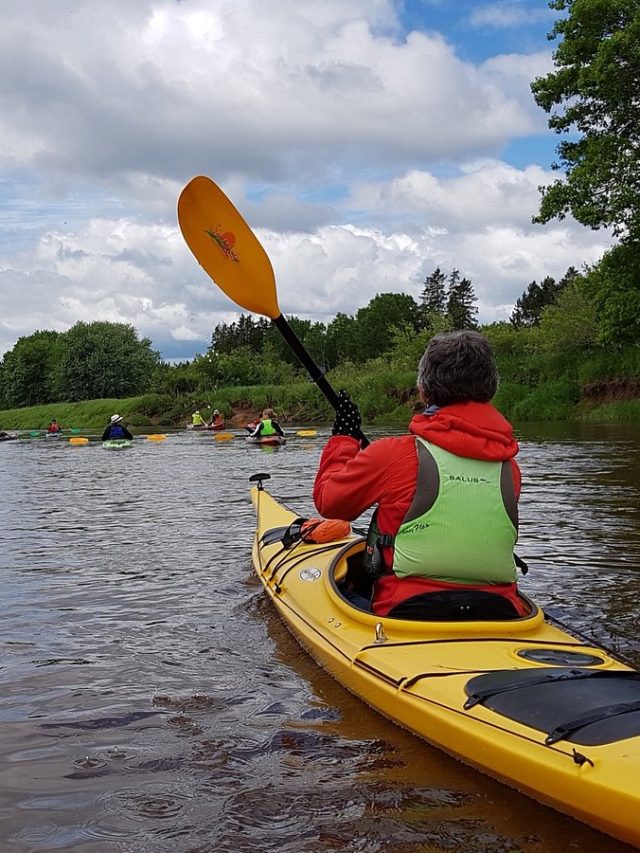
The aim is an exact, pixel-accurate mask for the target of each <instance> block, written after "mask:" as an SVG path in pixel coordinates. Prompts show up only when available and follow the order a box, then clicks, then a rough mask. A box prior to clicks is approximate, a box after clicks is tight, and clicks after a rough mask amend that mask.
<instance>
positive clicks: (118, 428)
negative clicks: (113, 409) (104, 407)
mask: <svg viewBox="0 0 640 853" xmlns="http://www.w3.org/2000/svg"><path fill="white" fill-rule="evenodd" d="M114 438H128V439H129V441H131V439H132V438H133V436H132V435H131V433H130V432H129V430H128V429H127V428H126V426H125V425H124V424H123V422H122V415H111V418H110V419H109V423H108V424H107V427H106V429H105V431H104V432H103V433H102V441H110V440H111V439H114Z"/></svg>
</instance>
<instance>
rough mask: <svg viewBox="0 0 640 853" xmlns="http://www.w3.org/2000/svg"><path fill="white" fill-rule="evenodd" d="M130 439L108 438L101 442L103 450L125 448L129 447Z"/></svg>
mask: <svg viewBox="0 0 640 853" xmlns="http://www.w3.org/2000/svg"><path fill="white" fill-rule="evenodd" d="M131 444H132V442H131V440H130V439H128V438H110V439H107V440H106V441H103V442H102V446H103V447H104V449H105V450H126V449H127V447H131Z"/></svg>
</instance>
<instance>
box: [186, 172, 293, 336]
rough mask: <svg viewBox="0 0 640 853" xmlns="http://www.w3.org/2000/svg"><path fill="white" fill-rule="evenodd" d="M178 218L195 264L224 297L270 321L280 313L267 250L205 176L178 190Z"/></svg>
mask: <svg viewBox="0 0 640 853" xmlns="http://www.w3.org/2000/svg"><path fill="white" fill-rule="evenodd" d="M178 222H179V223H180V229H181V231H182V235H183V237H184V239H185V241H186V243H187V245H188V246H189V248H190V249H191V251H192V252H193V254H194V255H195V257H196V260H197V261H198V263H199V264H200V266H201V267H202V268H203V269H204V271H205V272H206V273H207V275H209V276H210V277H211V278H212V279H213V281H214V282H215V283H216V284H217V285H218V287H219V288H220V289H221V290H223V291H224V292H225V293H226V294H227V296H228V297H229V298H230V299H232V300H233V301H234V302H235V303H236V304H237V305H240V306H241V307H242V308H246V310H247V311H251V312H253V313H255V314H262V315H263V316H265V317H269V318H270V319H272V320H274V319H275V318H276V317H278V316H279V315H280V309H279V308H278V299H277V293H276V282H275V277H274V274H273V268H272V266H271V261H270V260H269V258H268V256H267V253H266V252H265V250H264V249H263V248H262V245H261V244H260V242H259V241H258V238H257V237H256V236H255V234H254V233H253V231H252V230H251V228H249V226H248V225H247V223H246V222H245V221H244V219H243V218H242V216H240V214H239V213H238V211H237V210H236V209H235V207H234V206H233V204H232V203H231V202H230V201H229V199H228V198H227V196H226V195H225V194H224V193H223V192H222V190H221V189H220V187H218V186H217V185H216V184H214V182H213V181H212V180H211V178H206V177H204V176H202V175H200V176H199V177H197V178H193V179H192V180H191V181H189V183H188V184H187V185H186V187H185V188H184V189H183V190H182V192H181V194H180V198H179V199H178Z"/></svg>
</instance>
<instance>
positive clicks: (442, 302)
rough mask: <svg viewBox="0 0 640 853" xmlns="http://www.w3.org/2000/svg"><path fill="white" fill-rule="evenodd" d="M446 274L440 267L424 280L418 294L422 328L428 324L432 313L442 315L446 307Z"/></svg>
mask: <svg viewBox="0 0 640 853" xmlns="http://www.w3.org/2000/svg"><path fill="white" fill-rule="evenodd" d="M446 280H447V277H446V275H445V274H444V273H443V272H442V270H441V269H440V267H436V268H435V270H434V271H433V272H432V273H431V275H428V276H427V277H426V278H425V280H424V287H423V289H422V293H421V294H420V324H421V326H422V328H426V327H427V326H428V325H430V319H431V318H432V317H433V315H436V316H437V317H444V315H445V314H446V309H447V292H446Z"/></svg>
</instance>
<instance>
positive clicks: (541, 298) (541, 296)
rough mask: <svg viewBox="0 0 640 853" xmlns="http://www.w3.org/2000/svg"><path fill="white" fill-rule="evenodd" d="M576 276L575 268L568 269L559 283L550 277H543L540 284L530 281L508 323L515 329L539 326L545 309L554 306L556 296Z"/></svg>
mask: <svg viewBox="0 0 640 853" xmlns="http://www.w3.org/2000/svg"><path fill="white" fill-rule="evenodd" d="M577 276H578V271H577V270H576V268H575V267H569V269H568V270H567V271H566V273H565V274H564V275H563V277H562V278H561V279H560V281H556V280H555V278H552V277H551V276H550V275H548V276H545V278H544V279H543V280H542V284H538V283H537V281H535V280H534V281H532V282H531V283H530V284H529V285H528V287H527V289H526V290H525V292H524V293H523V294H522V296H521V297H520V298H519V299H518V300H516V304H515V307H514V309H513V311H512V312H511V317H510V318H509V322H510V323H511V325H512V326H513V327H514V328H515V329H522V328H523V327H525V326H539V325H540V320H541V319H542V312H543V311H544V309H545V308H549V307H550V306H552V305H555V304H556V302H557V300H558V296H559V295H560V294H561V293H562V291H563V290H564V289H565V288H566V287H567V285H568V284H570V283H571V282H573V281H574V280H575V279H576V277H577Z"/></svg>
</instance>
